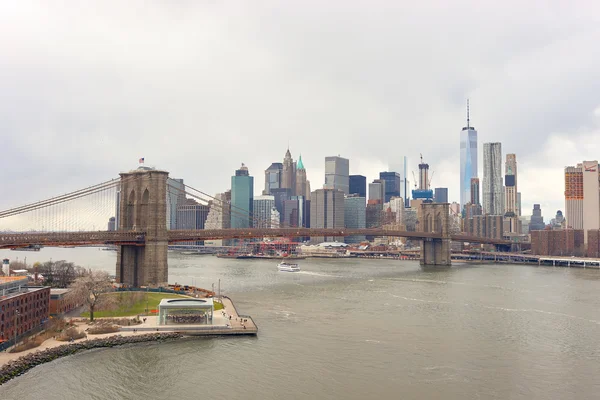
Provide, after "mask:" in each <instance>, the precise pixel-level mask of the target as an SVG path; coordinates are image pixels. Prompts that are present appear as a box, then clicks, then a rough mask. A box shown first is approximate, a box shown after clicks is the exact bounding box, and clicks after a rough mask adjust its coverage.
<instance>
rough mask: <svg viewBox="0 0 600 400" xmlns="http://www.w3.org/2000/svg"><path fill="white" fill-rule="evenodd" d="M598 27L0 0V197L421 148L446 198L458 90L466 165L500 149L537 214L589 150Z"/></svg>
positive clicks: (356, 170) (375, 159)
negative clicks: (474, 144)
mask: <svg viewBox="0 0 600 400" xmlns="http://www.w3.org/2000/svg"><path fill="white" fill-rule="evenodd" d="M83 3H85V5H84V4H83ZM450 3H452V6H449V5H448V4H450ZM485 4H487V5H485ZM492 4H495V5H492ZM599 20H600V3H596V2H593V1H578V2H566V1H562V0H557V1H553V0H548V1H527V2H522V1H503V2H480V1H461V0H455V1H452V2H446V1H362V2H359V1H326V2H324V1H302V2H299V1H298V2H295V1H280V2H275V1H247V2H238V1H231V0H228V1H216V0H196V1H132V0H129V1H107V0H103V1H97V2H93V1H87V2H79V1H64V2H60V1H52V2H48V1H40V2H31V1H22V0H20V1H2V2H0V38H1V39H0V132H1V134H2V139H3V140H2V154H3V157H2V160H3V167H2V168H0V182H2V190H1V191H2V196H1V197H0V209H5V208H8V207H11V206H15V205H20V204H24V203H26V202H30V201H34V200H40V199H45V198H48V197H52V196H54V195H56V194H60V193H66V192H70V191H72V190H75V189H79V188H82V187H84V186H89V185H92V184H96V183H100V182H103V181H106V180H109V179H112V178H115V177H117V176H118V173H119V172H120V171H125V170H130V169H132V168H135V167H137V162H138V159H139V158H140V157H145V159H146V163H147V164H149V165H152V166H156V167H158V168H161V169H165V170H168V171H170V173H171V176H172V177H175V178H184V179H185V182H186V183H187V184H189V185H191V186H193V187H196V188H198V189H201V190H203V191H205V192H208V193H211V194H214V193H216V192H222V191H224V190H226V189H228V188H229V186H230V176H231V175H232V173H233V172H234V171H235V169H237V168H238V167H239V166H240V163H242V162H243V163H245V164H246V165H247V166H248V168H249V169H250V173H251V175H253V176H254V177H255V193H256V194H260V191H261V190H262V188H263V185H264V170H265V169H266V168H267V167H268V166H269V165H270V164H271V162H276V161H279V162H281V161H282V159H283V156H284V154H285V150H286V148H287V146H288V143H289V146H290V150H291V152H292V156H293V157H294V159H297V157H298V155H299V154H300V153H301V154H302V159H303V161H304V165H305V166H306V169H307V174H308V178H309V180H310V181H311V184H312V188H313V190H314V189H317V188H319V187H321V186H322V184H323V182H324V176H323V172H324V158H325V156H330V155H338V154H339V155H341V156H343V157H346V158H349V159H350V173H351V174H362V175H366V176H367V179H368V180H369V181H371V180H373V179H374V178H377V177H378V176H377V175H378V173H379V171H382V170H386V169H387V168H388V165H390V164H392V165H394V164H399V163H400V162H401V161H400V158H401V157H402V156H403V155H407V156H408V157H409V171H413V170H414V171H415V172H417V163H418V157H419V153H422V154H423V157H424V158H425V161H427V162H428V163H429V164H430V166H431V170H432V171H435V174H434V176H433V182H432V185H433V186H434V187H437V186H442V187H448V188H449V195H450V200H451V201H453V200H454V201H458V200H459V192H458V187H459V134H460V131H461V128H462V127H463V126H464V125H465V101H466V99H467V98H470V101H471V123H472V125H474V126H475V128H476V129H477V130H478V132H479V148H480V155H479V165H480V170H481V169H482V147H483V143H484V142H496V141H499V142H502V151H503V157H504V155H505V154H506V153H516V154H517V161H518V174H519V176H518V189H519V191H521V192H522V193H523V195H522V198H523V213H524V214H530V213H531V211H530V210H531V208H532V204H533V203H541V204H542V210H543V214H544V216H545V218H546V220H548V219H549V218H550V217H551V216H553V215H554V213H555V212H556V210H557V209H563V210H564V195H563V191H564V176H563V168H564V166H565V165H573V164H576V163H577V162H580V161H581V160H583V159H598V158H600V151H599V147H600V145H599V142H600V96H599V95H598V94H599V93H600V52H599V51H598V46H599V43H600V21H599ZM481 176H482V171H480V177H481ZM410 177H411V172H409V178H410ZM411 180H412V179H411Z"/></svg>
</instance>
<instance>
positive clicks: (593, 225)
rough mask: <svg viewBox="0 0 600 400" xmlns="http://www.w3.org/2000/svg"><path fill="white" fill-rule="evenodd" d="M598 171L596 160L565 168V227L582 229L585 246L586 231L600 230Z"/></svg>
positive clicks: (586, 239) (586, 241)
mask: <svg viewBox="0 0 600 400" xmlns="http://www.w3.org/2000/svg"><path fill="white" fill-rule="evenodd" d="M599 170H600V168H599V166H598V161H596V160H594V161H583V162H582V163H580V164H577V167H566V168H565V211H566V212H565V213H566V220H567V221H566V226H567V228H570V229H583V233H584V242H585V243H586V244H587V243H588V230H596V229H600V185H599V182H598V181H599V179H600V171H599Z"/></svg>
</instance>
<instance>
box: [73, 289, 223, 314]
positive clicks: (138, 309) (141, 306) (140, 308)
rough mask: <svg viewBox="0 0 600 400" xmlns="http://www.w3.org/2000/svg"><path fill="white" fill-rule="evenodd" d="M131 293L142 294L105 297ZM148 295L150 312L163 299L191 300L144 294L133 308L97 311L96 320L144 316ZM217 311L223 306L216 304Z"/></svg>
mask: <svg viewBox="0 0 600 400" xmlns="http://www.w3.org/2000/svg"><path fill="white" fill-rule="evenodd" d="M130 293H140V292H112V293H107V294H105V295H104V296H118V295H125V296H126V295H127V294H130ZM146 295H147V296H148V309H149V310H157V309H158V304H159V303H160V301H161V300H162V299H175V298H186V297H187V298H190V296H183V295H180V294H174V293H156V292H148V293H144V297H143V298H142V300H140V301H138V302H137V303H135V304H133V306H132V307H127V308H119V309H118V310H113V311H95V312H94V318H107V317H130V316H135V315H139V314H144V312H145V311H146ZM214 304H215V311H217V310H220V309H222V308H223V304H221V303H217V302H215V303H214ZM81 316H82V317H86V318H89V316H90V313H89V312H84V313H81Z"/></svg>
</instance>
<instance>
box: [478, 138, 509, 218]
mask: <svg viewBox="0 0 600 400" xmlns="http://www.w3.org/2000/svg"><path fill="white" fill-rule="evenodd" d="M503 191H504V190H503V187H502V143H498V142H496V143H484V144H483V212H484V213H485V214H489V215H504V210H503V207H502V205H503V204H504V199H503Z"/></svg>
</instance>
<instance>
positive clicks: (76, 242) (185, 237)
mask: <svg viewBox="0 0 600 400" xmlns="http://www.w3.org/2000/svg"><path fill="white" fill-rule="evenodd" d="M352 235H360V236H393V237H405V238H408V239H416V240H434V239H442V234H441V233H434V232H431V233H430V232H408V231H396V230H385V229H318V228H314V229H313V228H280V229H257V228H248V229H214V230H211V229H207V230H172V231H167V238H168V241H169V243H178V242H190V241H197V240H213V239H252V238H263V237H319V236H329V237H344V236H352ZM451 239H452V240H453V241H458V242H469V243H484V244H496V245H510V244H511V243H512V242H510V241H508V240H498V239H489V238H481V237H476V236H469V235H464V234H455V235H451ZM92 244H112V245H134V246H135V245H139V246H144V244H145V232H140V231H112V232H111V231H92V232H44V233H43V232H29V233H13V232H11V233H6V232H4V233H0V248H17V247H27V246H31V245H42V246H47V247H52V246H87V245H92Z"/></svg>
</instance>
